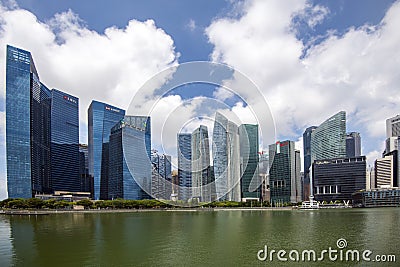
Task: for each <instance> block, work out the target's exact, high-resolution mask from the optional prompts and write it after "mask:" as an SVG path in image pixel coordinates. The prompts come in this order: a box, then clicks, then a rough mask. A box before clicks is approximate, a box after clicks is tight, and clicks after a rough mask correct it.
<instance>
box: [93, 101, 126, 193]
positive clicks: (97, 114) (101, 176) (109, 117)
mask: <svg viewBox="0 0 400 267" xmlns="http://www.w3.org/2000/svg"><path fill="white" fill-rule="evenodd" d="M124 115H125V110H122V109H119V108H116V107H113V106H111V105H108V104H105V103H102V102H98V101H92V103H91V104H90V106H89V109H88V120H89V122H88V136H89V139H88V141H89V143H88V148H89V174H90V176H91V177H93V183H94V185H93V187H94V199H96V200H98V199H107V198H108V189H107V187H108V164H109V153H108V150H109V138H110V131H111V128H112V127H114V126H115V124H116V123H117V122H119V121H120V120H122V119H123V118H124Z"/></svg>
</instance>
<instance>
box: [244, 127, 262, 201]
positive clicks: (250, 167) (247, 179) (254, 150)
mask: <svg viewBox="0 0 400 267" xmlns="http://www.w3.org/2000/svg"><path fill="white" fill-rule="evenodd" d="M239 138H240V176H241V178H240V187H241V197H242V200H243V199H258V200H259V199H260V197H261V194H260V189H261V188H260V184H261V182H260V177H259V175H258V159H259V156H258V125H254V124H242V125H240V126H239ZM253 179H254V180H253ZM252 181H253V182H252Z"/></svg>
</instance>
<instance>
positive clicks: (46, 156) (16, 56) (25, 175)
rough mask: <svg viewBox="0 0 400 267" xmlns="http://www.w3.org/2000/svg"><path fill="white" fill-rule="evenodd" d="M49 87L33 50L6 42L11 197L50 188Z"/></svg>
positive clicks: (8, 161) (9, 186)
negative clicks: (37, 66) (33, 55)
mask: <svg viewBox="0 0 400 267" xmlns="http://www.w3.org/2000/svg"><path fill="white" fill-rule="evenodd" d="M50 108H51V94H50V91H49V90H48V89H47V88H46V87H45V86H44V85H42V84H41V83H40V80H39V75H38V73H37V71H36V67H35V64H34V62H33V59H32V56H31V53H30V52H28V51H24V50H22V49H19V48H16V47H12V46H7V59H6V153H7V190H8V196H9V197H10V198H29V197H32V196H33V195H34V194H35V193H41V192H49V191H51V179H50Z"/></svg>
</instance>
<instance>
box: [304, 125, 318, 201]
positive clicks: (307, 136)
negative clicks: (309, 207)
mask: <svg viewBox="0 0 400 267" xmlns="http://www.w3.org/2000/svg"><path fill="white" fill-rule="evenodd" d="M315 129H317V126H311V127H308V128H307V129H306V130H305V131H304V133H303V152H304V180H303V199H304V200H308V199H309V196H310V168H311V133H312V132H313V131H314V130H315Z"/></svg>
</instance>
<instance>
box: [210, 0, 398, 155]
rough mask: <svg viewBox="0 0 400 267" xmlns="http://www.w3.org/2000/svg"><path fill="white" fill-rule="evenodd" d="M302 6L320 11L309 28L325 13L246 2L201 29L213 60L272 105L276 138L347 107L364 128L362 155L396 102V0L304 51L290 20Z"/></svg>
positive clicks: (379, 138)
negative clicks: (369, 20)
mask: <svg viewBox="0 0 400 267" xmlns="http://www.w3.org/2000/svg"><path fill="white" fill-rule="evenodd" d="M307 10H308V12H311V13H318V14H319V15H320V16H319V17H317V18H314V19H316V20H315V21H309V23H310V26H313V25H314V26H315V25H316V24H318V23H320V22H321V21H322V20H323V19H324V18H325V17H326V16H327V14H328V12H329V11H328V10H327V9H326V8H324V7H322V6H314V7H310V4H309V3H308V2H307V1H298V0H293V1H261V0H253V1H247V2H246V3H245V4H243V5H242V13H241V14H242V16H240V17H238V18H218V19H217V20H215V21H213V22H212V23H211V25H210V26H209V27H208V28H207V29H206V34H207V36H208V38H209V42H210V43H211V44H213V45H214V50H213V53H212V55H211V56H212V59H213V60H215V61H219V62H222V63H226V64H229V65H231V66H233V67H234V68H236V69H238V70H240V71H241V72H243V73H245V74H247V75H248V76H249V77H250V79H252V80H253V81H255V83H256V84H257V85H258V87H259V88H260V89H261V91H262V92H263V94H264V95H265V97H266V99H267V101H268V103H269V105H270V108H271V110H272V114H273V116H274V118H275V123H276V127H277V136H278V138H280V137H282V136H283V137H289V136H291V137H292V139H294V140H296V139H297V136H299V133H300V132H301V133H302V132H303V131H304V129H305V128H306V127H308V126H311V125H318V124H320V123H321V122H322V121H324V120H325V119H326V118H328V117H329V116H331V115H332V114H334V113H336V112H338V111H339V110H346V111H347V115H348V128H351V129H352V130H359V131H361V134H362V136H363V142H364V144H365V145H364V146H365V150H364V151H365V153H369V152H370V151H373V150H377V148H380V146H381V143H382V142H383V140H384V131H385V127H384V121H385V119H386V118H388V117H390V116H393V115H395V114H397V113H398V111H397V110H398V107H399V105H400V93H399V92H400V91H399V84H400V75H399V73H400V72H399V68H398V65H399V62H400V50H399V49H398V47H399V46H400V33H399V31H398V25H400V17H399V16H398V14H399V13H400V3H399V2H396V3H395V4H393V6H392V7H390V9H389V10H388V11H387V13H386V15H385V17H384V18H383V20H382V22H381V23H380V24H379V25H376V26H371V25H365V26H363V27H360V28H351V29H349V30H348V31H347V32H346V33H345V34H344V35H343V36H341V37H338V36H335V35H334V33H333V32H329V33H328V38H327V39H325V40H324V41H322V42H321V43H320V44H318V45H314V46H313V47H311V48H310V49H309V50H308V52H307V54H306V55H305V56H304V57H302V51H303V50H304V49H305V44H303V43H302V42H301V41H299V40H298V39H297V38H296V32H295V30H294V29H293V24H292V23H293V18H294V16H296V15H298V14H302V13H303V14H304V12H305V11H307ZM310 10H311V11H310ZM250 99H252V98H251V97H250ZM253 100H254V101H255V102H257V99H256V98H253Z"/></svg>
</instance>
